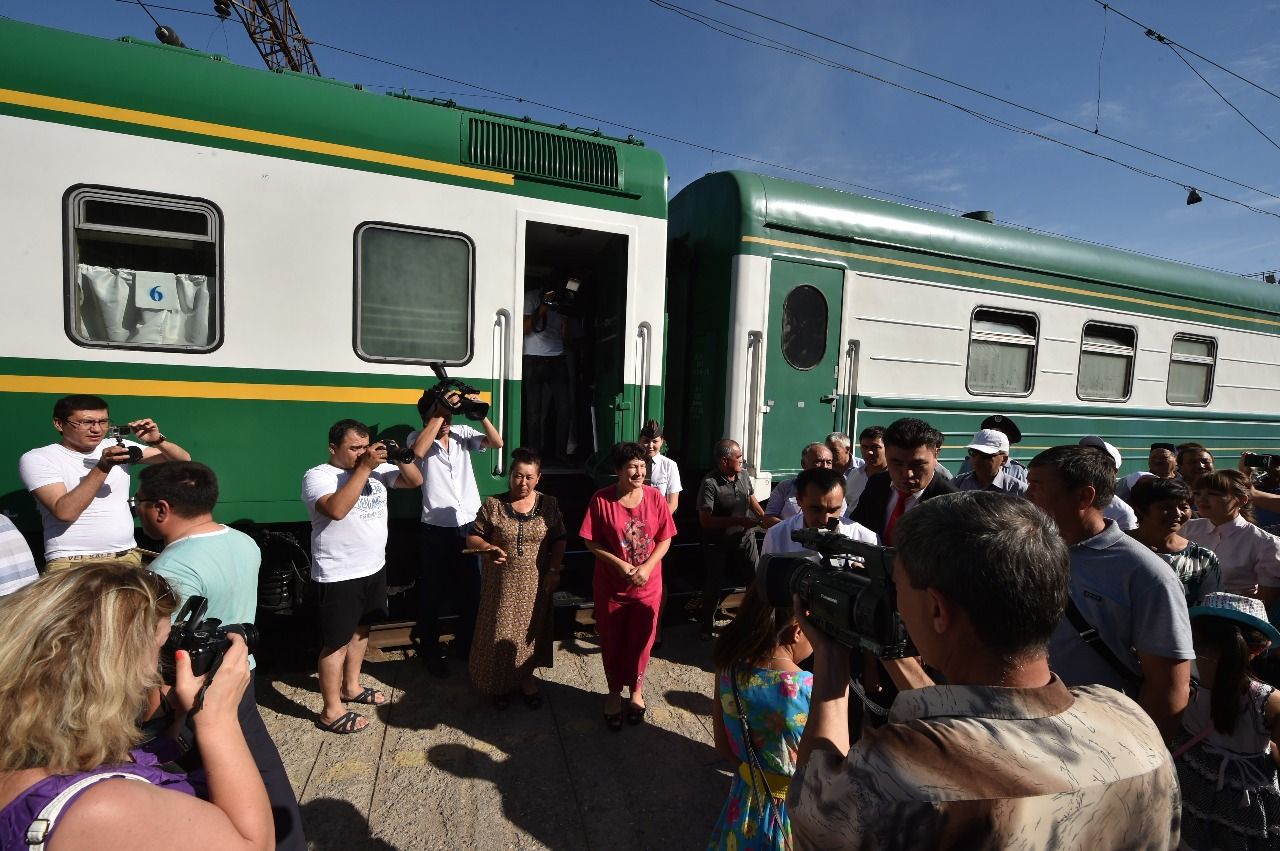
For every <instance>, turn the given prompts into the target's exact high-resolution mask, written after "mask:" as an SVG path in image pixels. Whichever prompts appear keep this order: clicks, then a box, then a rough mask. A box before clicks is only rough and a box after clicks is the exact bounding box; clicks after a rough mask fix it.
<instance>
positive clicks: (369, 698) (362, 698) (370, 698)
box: [343, 688, 387, 706]
mask: <svg viewBox="0 0 1280 851" xmlns="http://www.w3.org/2000/svg"><path fill="white" fill-rule="evenodd" d="M379 697H381V698H382V700H378V698H379ZM343 700H344V701H345V702H346V703H363V704H364V705H365V706H385V705H386V704H387V696H386V695H385V694H383V693H382V692H380V691H378V690H377V689H376V688H366V689H364V690H363V691H362V692H360V693H359V694H357V695H356V696H355V697H348V698H343Z"/></svg>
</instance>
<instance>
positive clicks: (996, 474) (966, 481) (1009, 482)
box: [954, 428, 1027, 496]
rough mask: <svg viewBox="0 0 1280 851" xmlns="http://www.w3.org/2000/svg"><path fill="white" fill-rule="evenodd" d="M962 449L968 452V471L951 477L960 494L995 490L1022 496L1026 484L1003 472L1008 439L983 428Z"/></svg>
mask: <svg viewBox="0 0 1280 851" xmlns="http://www.w3.org/2000/svg"><path fill="white" fill-rule="evenodd" d="M965 449H967V450H968V452H969V468H970V469H969V472H967V473H961V474H960V475H958V476H956V478H955V482H954V484H955V486H956V487H957V488H959V489H960V490H962V491H997V492H999V493H1011V494H1015V495H1017V496H1022V495H1023V494H1025V493H1026V492H1027V483H1026V482H1025V481H1022V480H1020V479H1015V478H1014V477H1013V476H1010V475H1007V474H1006V473H1005V464H1007V463H1009V438H1008V436H1007V435H1005V433H1004V432H1002V431H998V430H996V429H994V428H984V429H981V430H980V431H978V433H977V434H975V435H974V436H973V442H972V443H970V444H969V445H968V446H966V447H965Z"/></svg>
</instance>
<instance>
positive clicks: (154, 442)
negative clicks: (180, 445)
mask: <svg viewBox="0 0 1280 851" xmlns="http://www.w3.org/2000/svg"><path fill="white" fill-rule="evenodd" d="M168 439H169V438H167V437H165V436H164V435H163V434H162V435H160V439H159V440H153V441H151V442H150V443H148V444H147V446H159V445H160V444H162V443H164V442H165V441H166V440H168Z"/></svg>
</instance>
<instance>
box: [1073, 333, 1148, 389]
mask: <svg viewBox="0 0 1280 851" xmlns="http://www.w3.org/2000/svg"><path fill="white" fill-rule="evenodd" d="M1137 349H1138V332H1137V330H1135V329H1133V328H1129V327H1126V326H1124V325H1104V324H1102V323H1100V322H1086V323H1085V324H1084V331H1083V333H1082V334H1081V335H1080V371H1079V374H1078V376H1077V377H1076V395H1077V396H1079V397H1080V398H1081V399H1089V400H1093V401H1102V402H1123V401H1125V400H1126V399H1128V398H1129V393H1130V391H1131V390H1132V388H1133V359H1134V353H1135V352H1136V351H1137Z"/></svg>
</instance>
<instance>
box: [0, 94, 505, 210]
mask: <svg viewBox="0 0 1280 851" xmlns="http://www.w3.org/2000/svg"><path fill="white" fill-rule="evenodd" d="M0 103H11V104H14V105H15V106H25V107H30V108H32V109H43V110H47V111H49V112H61V113H64V114H67V115H83V116H87V117H89V118H102V119H106V120H108V121H120V122H123V123H125V124H137V125H140V126H143V127H155V128H158V129H161V130H177V131H180V132H182V133H195V134H198V135H201V136H214V137H216V138H219V139H230V140H232V141H236V142H249V143H251V144H255V145H269V146H271V147H273V148H286V149H288V150H293V151H306V152H308V153H312V154H324V155H325V156H331V157H343V158H345V159H350V160H362V161H364V162H371V163H379V164H381V165H390V166H398V167H400V168H409V169H414V170H415V171H426V172H433V173H435V174H448V175H452V176H454V177H465V178H469V179H471V180H483V181H485V182H488V183H501V184H503V185H504V186H513V185H515V182H516V179H515V175H513V174H509V173H507V172H502V171H493V170H490V169H483V168H472V167H470V166H465V165H456V164H454V163H444V162H438V161H436V160H428V159H423V158H421V157H409V156H405V155H404V154H392V153H388V152H387V151H375V150H372V149H370V148H356V147H353V146H351V145H339V144H337V143H334V142H322V141H320V140H319V139H304V138H302V137H300V136H286V135H285V134H283V133H270V132H267V131H265V130H250V129H248V128H247V127H232V126H230V125H227V124H214V123H213V122H211V121H197V120H195V119H192V118H178V117H177V116H173V115H162V114H160V113H156V112H143V111H141V110H138V109H126V108H124V107H119V106H106V105H104V104H100V103H89V102H87V101H78V100H69V99H67V98H59V97H52V96H50V95H37V94H33V93H31V92H19V91H15V90H13V89H0Z"/></svg>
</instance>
